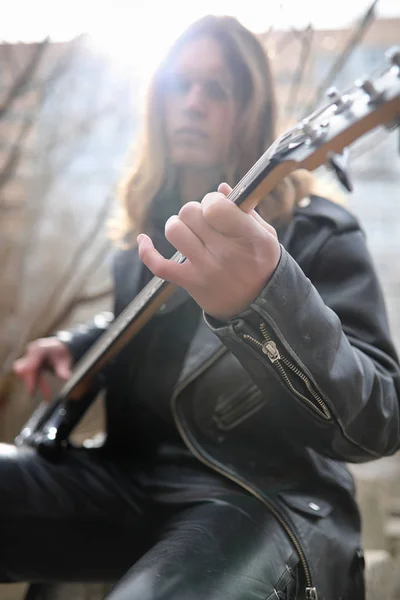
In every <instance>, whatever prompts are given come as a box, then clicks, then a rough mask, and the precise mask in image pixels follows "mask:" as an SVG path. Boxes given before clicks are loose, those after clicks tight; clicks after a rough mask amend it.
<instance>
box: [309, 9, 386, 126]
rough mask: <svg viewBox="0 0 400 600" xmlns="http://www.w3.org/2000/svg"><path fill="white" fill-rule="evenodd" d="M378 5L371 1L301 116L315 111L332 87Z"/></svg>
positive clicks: (373, 16) (370, 21)
mask: <svg viewBox="0 0 400 600" xmlns="http://www.w3.org/2000/svg"><path fill="white" fill-rule="evenodd" d="M377 3H378V0H373V2H372V4H371V6H370V7H369V8H368V10H367V11H366V13H365V14H364V16H363V17H362V19H361V21H360V23H359V25H358V27H356V28H355V31H354V33H353V35H352V36H350V39H349V41H348V42H347V45H346V46H345V48H344V50H343V52H341V53H340V54H339V56H338V57H337V59H336V60H335V61H334V62H333V64H332V66H331V68H330V69H329V71H328V73H327V75H326V77H325V78H324V79H323V80H322V81H321V83H320V85H319V86H318V89H317V91H316V93H315V95H314V97H313V99H312V100H311V101H310V102H309V104H308V105H307V107H306V108H305V110H304V114H303V116H304V117H306V116H307V115H308V114H309V113H310V112H311V111H312V110H313V109H315V108H316V107H317V106H318V104H319V102H320V101H321V99H322V98H323V96H324V94H325V91H326V90H327V89H328V88H329V87H330V86H331V85H332V82H333V81H334V79H335V77H336V76H337V75H338V74H339V73H340V72H341V71H342V70H343V67H344V66H345V64H346V63H347V61H348V60H349V58H350V56H351V55H352V54H353V52H354V50H355V49H356V47H357V46H358V45H359V43H360V42H361V40H362V38H363V36H364V34H365V32H366V31H367V29H368V27H369V26H370V25H371V23H372V21H373V20H374V18H375V7H376V5H377Z"/></svg>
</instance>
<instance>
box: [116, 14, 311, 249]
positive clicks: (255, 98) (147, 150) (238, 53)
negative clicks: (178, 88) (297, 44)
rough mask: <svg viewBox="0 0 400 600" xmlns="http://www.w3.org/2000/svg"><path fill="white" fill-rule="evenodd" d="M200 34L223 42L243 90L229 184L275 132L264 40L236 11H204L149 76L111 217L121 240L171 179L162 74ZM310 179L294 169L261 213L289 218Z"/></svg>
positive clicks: (308, 190)
mask: <svg viewBox="0 0 400 600" xmlns="http://www.w3.org/2000/svg"><path fill="white" fill-rule="evenodd" d="M200 36H201V37H213V38H215V39H216V40H217V41H218V42H219V43H220V44H221V45H222V48H223V50H224V53H225V56H226V60H227V63H228V66H229V67H230V69H231V71H232V74H233V77H234V82H235V89H237V90H238V93H240V95H241V96H242V98H241V99H242V103H241V104H242V112H241V115H240V118H239V122H238V123H237V130H236V132H235V135H234V144H233V149H234V156H231V162H230V164H229V166H228V167H227V172H226V173H225V174H224V178H225V181H227V182H228V183H229V184H230V185H232V187H233V186H234V185H236V183H237V182H238V181H239V180H240V179H241V178H242V177H243V176H244V175H245V174H246V173H247V172H248V171H249V169H250V168H251V167H252V165H253V164H254V163H255V162H256V160H257V159H258V158H259V157H260V156H261V154H262V153H263V152H265V150H266V149H267V148H268V147H269V146H270V145H271V143H272V142H273V141H274V140H275V138H276V135H277V131H276V124H277V120H278V117H277V110H276V102H275V94H274V86H273V82H272V75H271V67H270V63H269V59H268V55H267V52H266V50H265V48H264V46H263V45H262V44H261V42H260V41H259V40H258V38H257V37H256V36H255V35H254V34H253V33H251V32H250V31H249V30H248V29H246V28H245V27H244V26H243V25H241V24H240V23H239V21H237V20H236V19H235V18H234V17H230V16H215V15H208V16H206V17H203V18H202V19H200V20H198V21H196V22H195V23H193V24H192V25H191V26H190V27H189V28H188V29H187V30H186V31H185V32H184V33H183V34H182V35H181V36H180V37H179V38H178V40H177V41H176V42H175V44H174V45H173V46H172V48H171V49H170V51H169V53H168V54H167V56H166V58H165V59H164V61H163V62H162V63H161V65H160V66H159V68H158V69H157V70H156V72H155V74H154V76H153V78H152V80H151V82H150V85H149V88H148V93H147V101H146V107H145V115H144V122H143V127H142V135H141V139H140V144H139V152H138V154H137V157H136V160H135V161H133V165H132V167H131V168H130V170H129V171H128V173H127V176H126V177H125V178H124V179H123V181H122V182H121V185H120V190H119V192H120V193H119V199H120V214H119V217H118V218H117V219H116V220H114V223H113V232H112V237H114V239H117V240H120V241H121V240H122V239H123V238H125V239H126V237H127V235H128V234H130V233H139V232H140V231H143V228H144V227H145V220H146V214H147V210H148V207H149V204H150V202H151V201H152V199H153V198H154V197H155V196H156V195H157V194H158V193H159V192H160V191H161V189H166V190H167V189H168V188H169V187H170V186H171V185H172V176H171V173H172V169H171V166H170V165H168V159H167V150H166V138H165V129H164V102H163V94H164V91H163V77H164V74H165V72H166V69H167V68H168V67H169V65H170V64H171V62H173V61H174V58H175V57H176V55H177V54H178V53H179V52H180V50H181V49H182V48H183V47H184V46H185V45H186V44H187V43H189V42H191V41H192V40H193V39H196V38H198V37H200ZM312 185H313V177H312V176H311V175H310V174H309V173H304V172H296V173H293V174H292V175H290V176H289V177H287V178H286V179H285V180H283V181H282V182H281V183H280V184H279V185H278V186H277V188H275V190H273V192H272V193H271V194H270V196H269V197H268V198H267V199H266V200H265V201H264V202H263V203H262V206H259V209H260V212H261V214H262V215H263V217H264V218H266V219H268V220H270V221H283V220H287V219H288V218H290V215H291V214H292V212H293V207H294V206H295V204H296V203H297V202H299V201H300V200H301V199H302V198H304V196H306V195H308V194H309V193H311V191H312Z"/></svg>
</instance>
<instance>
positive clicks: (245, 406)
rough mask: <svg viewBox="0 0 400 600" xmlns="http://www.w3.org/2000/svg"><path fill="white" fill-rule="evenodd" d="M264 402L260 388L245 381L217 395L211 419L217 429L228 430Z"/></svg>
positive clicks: (251, 413) (250, 414)
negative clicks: (227, 393)
mask: <svg viewBox="0 0 400 600" xmlns="http://www.w3.org/2000/svg"><path fill="white" fill-rule="evenodd" d="M264 403H265V398H264V397H263V395H262V393H261V391H260V389H259V388H258V387H257V386H256V385H255V384H250V385H249V383H248V382H246V383H245V384H244V385H242V386H240V387H238V388H237V389H236V391H235V393H233V392H232V391H231V392H230V393H229V396H227V397H225V396H224V395H223V394H221V395H220V396H218V398H217V401H216V404H215V409H214V414H213V421H214V423H215V425H216V426H217V427H218V429H220V430H222V431H229V430H230V429H234V428H235V427H236V426H237V425H239V424H240V423H242V422H243V421H245V420H246V419H248V418H249V417H250V416H252V415H253V414H254V413H255V412H257V411H258V410H259V409H260V408H261V407H262V406H263V405H264Z"/></svg>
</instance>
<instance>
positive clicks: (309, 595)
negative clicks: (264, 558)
mask: <svg viewBox="0 0 400 600" xmlns="http://www.w3.org/2000/svg"><path fill="white" fill-rule="evenodd" d="M226 351H227V349H226V348H221V349H220V350H218V352H216V353H215V354H214V355H213V356H211V357H210V359H209V360H208V361H206V362H205V363H204V364H203V365H202V366H201V367H200V368H199V369H197V371H195V372H194V373H192V374H191V375H190V376H189V377H188V378H187V379H185V380H184V381H183V382H182V383H181V384H180V385H179V386H178V387H177V388H176V389H175V391H174V393H173V395H172V398H171V411H172V415H173V418H174V421H175V424H176V426H177V428H178V431H179V433H180V435H181V437H182V439H183V441H184V443H185V444H186V446H187V448H188V449H189V450H190V452H192V454H193V455H194V456H195V457H196V458H197V459H198V460H199V461H200V462H201V463H203V464H204V465H206V466H207V467H209V468H210V469H212V470H213V471H216V472H217V473H219V474H220V475H222V476H223V477H226V478H227V479H230V480H231V481H233V482H234V483H236V484H237V485H239V486H240V487H242V488H243V489H245V490H246V491H247V492H249V493H250V494H252V495H253V496H254V497H255V498H257V500H259V501H260V502H262V503H263V504H264V505H265V506H266V507H267V508H268V510H269V511H270V512H271V513H272V514H273V515H274V517H275V518H276V519H277V520H278V521H279V523H280V524H281V526H282V527H283V529H284V530H285V532H286V534H287V535H288V537H289V539H290V540H291V542H292V544H293V546H294V547H295V548H296V551H297V553H298V555H299V559H300V562H301V564H302V567H303V570H304V575H305V578H306V589H305V600H318V592H317V588H316V587H315V586H314V585H313V580H312V575H311V571H310V567H309V565H308V560H307V558H306V555H305V554H304V551H303V548H302V546H301V543H300V541H299V540H298V538H297V536H296V533H295V532H294V531H293V529H292V527H291V526H290V525H289V523H288V522H287V521H286V519H285V517H284V516H283V515H282V514H281V512H280V511H279V510H278V508H277V507H276V506H275V505H274V504H273V503H272V502H271V501H270V500H268V499H267V498H264V496H262V495H261V494H260V493H259V492H258V491H257V490H255V489H253V488H252V487H251V486H250V485H249V484H248V483H247V482H246V481H243V480H242V479H241V478H240V477H238V476H237V475H233V474H232V473H229V472H228V471H226V470H225V469H223V468H222V467H221V466H220V465H219V464H215V462H214V461H213V460H211V459H209V458H207V457H206V456H204V453H203V451H202V449H201V448H198V447H197V446H196V445H195V444H194V443H193V442H192V441H191V440H190V438H189V436H188V435H187V433H186V431H185V427H184V425H183V423H182V422H181V420H180V417H179V414H178V410H177V406H176V404H177V399H178V396H179V395H180V394H181V392H182V391H183V390H184V388H185V387H187V386H188V385H189V384H190V383H191V382H192V381H193V380H194V379H196V378H197V377H198V376H199V375H200V374H201V373H203V372H204V371H206V370H207V369H208V368H209V367H210V366H211V365H212V364H213V363H214V362H215V361H216V360H218V358H220V357H221V356H222V355H223V354H225V352H226Z"/></svg>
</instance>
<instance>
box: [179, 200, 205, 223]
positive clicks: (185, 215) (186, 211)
mask: <svg viewBox="0 0 400 600" xmlns="http://www.w3.org/2000/svg"><path fill="white" fill-rule="evenodd" d="M200 212H201V206H200V204H199V203H198V202H186V204H184V205H183V206H182V208H181V209H180V211H179V219H181V220H182V221H183V222H184V223H185V222H186V220H187V219H190V218H191V217H194V216H196V215H198V214H199V213H200Z"/></svg>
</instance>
